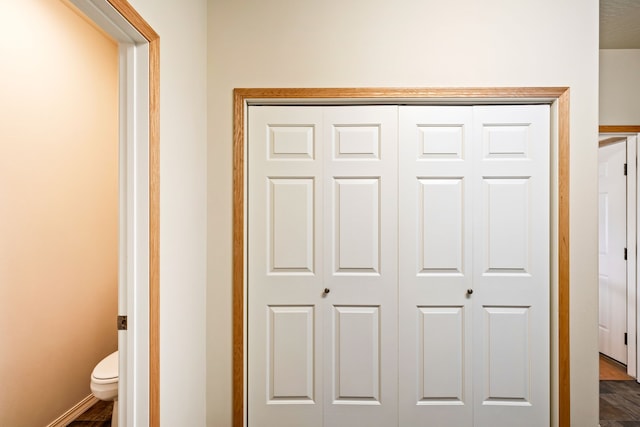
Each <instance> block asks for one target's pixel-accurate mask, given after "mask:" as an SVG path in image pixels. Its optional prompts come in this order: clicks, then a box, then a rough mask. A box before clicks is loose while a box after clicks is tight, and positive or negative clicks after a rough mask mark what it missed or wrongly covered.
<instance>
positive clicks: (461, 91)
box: [232, 87, 571, 427]
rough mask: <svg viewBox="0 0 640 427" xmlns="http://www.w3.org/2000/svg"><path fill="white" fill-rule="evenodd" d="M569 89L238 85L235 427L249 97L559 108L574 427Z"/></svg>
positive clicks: (562, 386) (561, 320) (561, 276)
mask: <svg viewBox="0 0 640 427" xmlns="http://www.w3.org/2000/svg"><path fill="white" fill-rule="evenodd" d="M569 95H570V94H569V88H567V87H538V88H535V87H534V88H527V87H523V88H498V87H495V88H253V89H252V88H237V89H235V90H234V105H233V290H232V294H233V327H232V328H233V329H232V333H233V395H232V399H233V408H232V411H233V412H232V415H233V427H243V426H244V422H245V407H244V403H245V392H246V390H245V387H244V383H245V377H244V376H245V366H244V364H245V347H244V330H245V323H244V322H245V304H244V303H245V295H244V286H245V275H244V270H245V263H244V261H245V258H244V256H245V247H244V239H245V232H244V231H245V196H246V195H245V150H244V148H245V147H244V145H245V125H246V123H245V120H246V119H245V109H246V107H247V103H248V101H250V100H256V101H260V100H267V101H272V102H273V101H284V100H294V101H295V100H298V101H299V100H301V99H305V100H337V101H338V102H341V103H345V102H349V101H352V102H363V101H369V102H389V103H391V102H398V101H400V100H412V101H420V102H425V103H438V102H443V101H458V102H461V103H472V102H482V103H488V104H491V103H495V102H498V101H500V100H507V101H511V102H520V100H522V101H523V102H524V101H536V100H540V101H543V102H548V103H555V104H556V105H557V109H558V123H557V129H558V189H557V198H558V212H557V216H558V235H557V244H558V254H557V256H558V272H557V274H558V331H557V333H558V414H559V427H570V425H571V384H570V367H571V361H570V340H569V331H570V328H569V302H570V301H569V296H570V287H569V285H570V275H569V267H570V264H569V255H570V247H569V172H570V170H569V160H570V158H569V155H570V151H569V148H570V146H569V143H570V138H569V113H570V110H569Z"/></svg>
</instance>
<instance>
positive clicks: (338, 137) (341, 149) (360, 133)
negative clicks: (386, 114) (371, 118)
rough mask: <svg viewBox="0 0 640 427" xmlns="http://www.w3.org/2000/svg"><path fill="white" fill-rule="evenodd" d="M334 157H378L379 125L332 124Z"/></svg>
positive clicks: (350, 158) (339, 158) (368, 158)
mask: <svg viewBox="0 0 640 427" xmlns="http://www.w3.org/2000/svg"><path fill="white" fill-rule="evenodd" d="M334 132H335V133H334V147H335V158H336V159H337V160H341V159H349V160H354V159H365V160H370V159H379V158H380V127H379V126H368V125H362V126H356V125H336V126H334Z"/></svg>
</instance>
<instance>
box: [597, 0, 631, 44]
mask: <svg viewBox="0 0 640 427" xmlns="http://www.w3.org/2000/svg"><path fill="white" fill-rule="evenodd" d="M600 49H640V0H600Z"/></svg>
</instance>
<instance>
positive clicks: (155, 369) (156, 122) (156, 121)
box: [106, 0, 160, 427]
mask: <svg viewBox="0 0 640 427" xmlns="http://www.w3.org/2000/svg"><path fill="white" fill-rule="evenodd" d="M106 1H107V2H108V3H109V4H110V5H111V6H113V8H114V9H115V10H116V11H117V12H118V13H119V14H120V15H121V16H122V17H123V18H124V19H125V20H126V21H127V22H129V23H130V24H131V25H132V26H133V27H134V28H135V29H136V31H138V32H139V33H140V34H142V36H143V37H144V38H145V39H146V40H147V41H148V42H149V426H150V427H159V426H160V37H159V36H158V33H156V32H155V31H154V30H153V28H152V27H151V26H150V25H149V24H148V23H147V22H146V21H145V20H144V18H142V16H141V15H140V14H139V13H138V12H137V11H136V10H135V9H134V8H133V6H131V4H129V2H128V1H127V0H106Z"/></svg>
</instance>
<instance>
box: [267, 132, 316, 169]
mask: <svg viewBox="0 0 640 427" xmlns="http://www.w3.org/2000/svg"><path fill="white" fill-rule="evenodd" d="M313 152H314V127H313V126H311V125H309V126H269V160H283V159H289V160H312V159H313V158H314V154H313Z"/></svg>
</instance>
